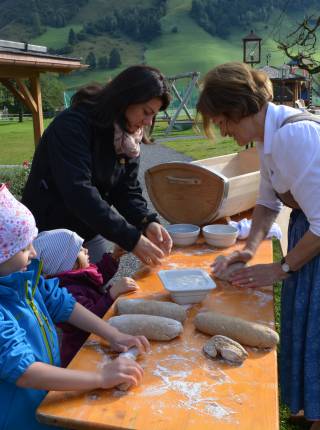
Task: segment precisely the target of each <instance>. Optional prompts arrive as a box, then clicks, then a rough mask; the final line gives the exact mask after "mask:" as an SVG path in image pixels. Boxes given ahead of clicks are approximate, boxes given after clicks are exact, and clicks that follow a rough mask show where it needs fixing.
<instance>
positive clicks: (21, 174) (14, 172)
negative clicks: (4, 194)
mask: <svg viewBox="0 0 320 430" xmlns="http://www.w3.org/2000/svg"><path fill="white" fill-rule="evenodd" d="M30 167H31V163H29V161H24V162H23V164H22V165H21V166H17V167H0V183H5V184H7V187H8V188H9V190H10V192H11V193H12V194H13V195H14V196H15V198H16V199H18V200H21V197H22V191H23V189H24V186H25V184H26V181H27V179H28V176H29V173H30Z"/></svg>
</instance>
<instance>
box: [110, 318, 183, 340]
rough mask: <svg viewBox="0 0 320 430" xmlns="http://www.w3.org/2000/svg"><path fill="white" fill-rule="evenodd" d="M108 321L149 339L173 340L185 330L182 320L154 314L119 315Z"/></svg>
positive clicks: (127, 331) (120, 328)
mask: <svg viewBox="0 0 320 430" xmlns="http://www.w3.org/2000/svg"><path fill="white" fill-rule="evenodd" d="M108 323H109V324H110V325H112V326H113V327H115V328H117V329H118V330H120V331H122V332H123V333H127V334H131V335H133V336H141V335H142V336H145V337H146V338H147V339H149V340H171V339H174V338H175V337H177V336H179V335H180V334H181V333H182V331H183V327H182V324H181V322H179V321H176V320H174V319H172V318H165V317H158V316H154V315H119V316H116V317H112V318H110V319H109V320H108Z"/></svg>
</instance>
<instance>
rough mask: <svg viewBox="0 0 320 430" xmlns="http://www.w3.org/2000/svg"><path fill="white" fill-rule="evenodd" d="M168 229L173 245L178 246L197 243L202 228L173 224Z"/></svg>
mask: <svg viewBox="0 0 320 430" xmlns="http://www.w3.org/2000/svg"><path fill="white" fill-rule="evenodd" d="M166 228H167V231H168V233H169V234H170V236H171V238H172V241H173V244H174V245H177V246H188V245H192V244H193V243H195V242H196V240H197V239H198V236H199V233H200V227H198V226H197V225H193V224H171V225H168V226H167V227H166Z"/></svg>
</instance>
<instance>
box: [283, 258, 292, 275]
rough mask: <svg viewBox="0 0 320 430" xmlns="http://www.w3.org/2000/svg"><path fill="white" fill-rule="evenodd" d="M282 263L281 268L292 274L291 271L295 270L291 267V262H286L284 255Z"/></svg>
mask: <svg viewBox="0 0 320 430" xmlns="http://www.w3.org/2000/svg"><path fill="white" fill-rule="evenodd" d="M280 265H281V269H282V270H283V271H284V272H285V273H287V274H288V275H290V274H291V273H293V270H291V269H290V266H289V264H288V263H287V262H286V257H282V258H281V261H280Z"/></svg>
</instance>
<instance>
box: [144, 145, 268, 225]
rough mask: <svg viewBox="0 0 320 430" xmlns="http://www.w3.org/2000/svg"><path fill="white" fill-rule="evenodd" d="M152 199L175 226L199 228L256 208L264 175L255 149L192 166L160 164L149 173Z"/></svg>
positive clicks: (203, 161)
mask: <svg viewBox="0 0 320 430" xmlns="http://www.w3.org/2000/svg"><path fill="white" fill-rule="evenodd" d="M145 181H146V186H147V190H148V194H149V196H150V199H151V201H152V203H153V205H154V207H155V208H156V210H157V211H158V212H159V213H160V214H161V215H162V216H163V217H164V218H165V219H166V220H168V221H169V222H171V223H191V224H197V225H199V226H201V225H205V224H210V223H212V222H213V221H215V220H217V219H220V218H223V217H228V216H232V215H235V214H238V213H240V212H243V211H246V210H248V209H250V208H252V207H253V206H254V205H255V201H256V198H257V194H258V188H259V182H260V172H259V157H258V154H257V152H256V149H255V148H250V149H246V150H243V151H241V152H239V153H235V154H229V155H223V156H220V157H213V158H206V159H203V160H197V161H193V162H191V163H184V162H175V161H174V162H170V163H163V164H158V165H156V166H154V167H151V168H150V169H148V170H147V171H146V172H145Z"/></svg>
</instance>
